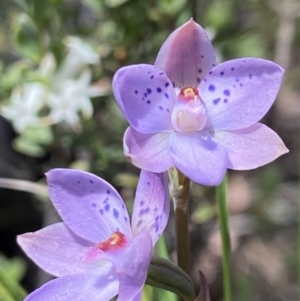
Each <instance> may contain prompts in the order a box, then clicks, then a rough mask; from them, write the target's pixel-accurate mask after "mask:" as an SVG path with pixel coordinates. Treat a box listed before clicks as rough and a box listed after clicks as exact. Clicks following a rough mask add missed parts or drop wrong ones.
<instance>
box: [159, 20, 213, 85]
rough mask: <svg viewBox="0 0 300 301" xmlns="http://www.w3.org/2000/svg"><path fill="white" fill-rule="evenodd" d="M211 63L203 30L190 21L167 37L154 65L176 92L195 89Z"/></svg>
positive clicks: (209, 43)
mask: <svg viewBox="0 0 300 301" xmlns="http://www.w3.org/2000/svg"><path fill="white" fill-rule="evenodd" d="M215 63H216V57H215V53H214V49H213V46H212V44H211V42H210V40H209V38H208V36H207V34H206V32H205V31H204V29H203V28H202V27H201V26H200V25H199V24H197V23H195V22H194V20H193V19H191V20H190V21H188V22H186V23H185V24H183V25H182V26H181V27H179V28H177V29H176V30H175V31H173V33H171V35H170V36H169V37H168V38H167V40H166V41H165V42H164V44H163V45H162V47H161V49H160V51H159V53H158V55H157V58H156V61H155V65H156V66H157V67H159V68H160V69H161V70H164V71H165V72H166V74H167V75H168V77H169V79H170V80H171V81H172V82H173V83H174V85H175V87H178V88H182V87H185V86H192V87H197V86H198V85H199V83H200V81H201V80H202V79H203V77H204V76H205V75H206V74H207V73H208V71H210V69H211V68H213V66H215Z"/></svg>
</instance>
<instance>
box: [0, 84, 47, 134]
mask: <svg viewBox="0 0 300 301" xmlns="http://www.w3.org/2000/svg"><path fill="white" fill-rule="evenodd" d="M45 93H46V90H45V86H44V85H43V84H40V83H28V84H25V85H24V86H23V87H22V88H20V87H19V88H16V89H14V90H13V92H12V95H11V99H10V100H11V103H10V105H8V106H6V107H3V108H2V110H1V114H2V115H3V116H4V117H5V118H7V119H9V120H11V121H12V123H13V127H14V128H15V130H16V131H17V132H23V131H24V130H25V129H26V128H27V127H28V126H37V125H38V124H39V117H38V112H39V110H40V109H41V107H42V106H43V104H44V99H45Z"/></svg>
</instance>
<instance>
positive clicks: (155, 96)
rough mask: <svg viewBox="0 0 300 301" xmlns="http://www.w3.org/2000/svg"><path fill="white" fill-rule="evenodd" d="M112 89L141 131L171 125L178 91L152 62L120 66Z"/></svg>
mask: <svg viewBox="0 0 300 301" xmlns="http://www.w3.org/2000/svg"><path fill="white" fill-rule="evenodd" d="M113 90H114V95H115V97H116V100H117V102H118V105H119V107H120V109H121V110H122V112H123V114H124V116H125V117H126V119H127V120H128V122H129V123H130V124H131V126H133V127H134V128H135V129H136V130H137V131H138V132H140V133H143V134H151V133H156V132H161V131H170V130H171V129H172V126H171V112H172V109H173V106H174V103H175V100H176V95H175V91H174V89H173V86H172V84H171V82H170V80H169V79H168V77H167V76H166V74H165V73H164V72H163V71H161V70H160V69H159V68H157V67H155V66H152V65H133V66H129V67H124V68H121V69H120V70H118V71H117V73H116V74H115V76H114V79H113Z"/></svg>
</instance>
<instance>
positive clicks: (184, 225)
mask: <svg viewBox="0 0 300 301" xmlns="http://www.w3.org/2000/svg"><path fill="white" fill-rule="evenodd" d="M169 178H170V182H171V189H172V196H173V201H174V210H175V227H176V240H177V260H178V266H179V267H180V268H182V269H183V270H184V271H185V272H186V273H187V274H189V269H190V247H189V187H190V180H189V179H188V178H186V177H185V176H184V175H183V174H182V173H181V172H180V171H179V170H177V169H176V168H175V167H172V168H171V169H170V170H169Z"/></svg>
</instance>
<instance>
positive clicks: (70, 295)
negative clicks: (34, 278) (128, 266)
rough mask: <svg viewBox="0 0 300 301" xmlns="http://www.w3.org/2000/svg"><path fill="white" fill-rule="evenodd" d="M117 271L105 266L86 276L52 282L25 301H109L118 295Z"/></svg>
mask: <svg viewBox="0 0 300 301" xmlns="http://www.w3.org/2000/svg"><path fill="white" fill-rule="evenodd" d="M118 286H119V281H118V278H117V274H116V271H115V269H114V268H113V267H112V266H105V267H101V268H100V269H97V270H95V271H93V272H92V271H91V272H89V273H86V274H75V275H69V276H64V277H61V278H57V279H54V280H51V281H49V282H47V283H46V284H44V285H43V286H42V287H40V288H38V289H37V290H35V291H34V292H33V293H31V294H30V295H29V296H28V297H27V298H26V299H25V300H24V301H70V300H72V301H82V300H101V301H109V300H111V298H112V297H114V296H115V295H117V293H118Z"/></svg>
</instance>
